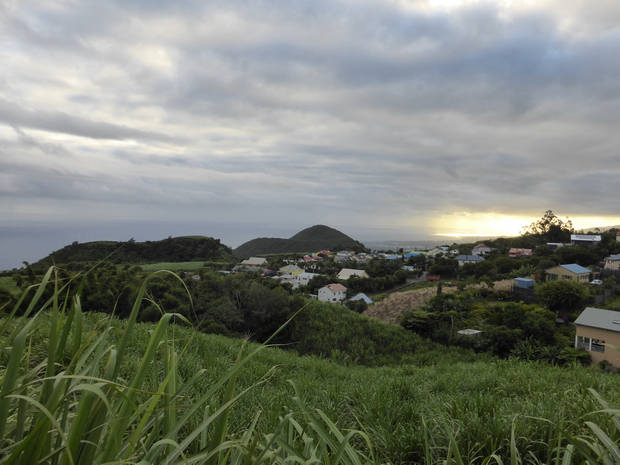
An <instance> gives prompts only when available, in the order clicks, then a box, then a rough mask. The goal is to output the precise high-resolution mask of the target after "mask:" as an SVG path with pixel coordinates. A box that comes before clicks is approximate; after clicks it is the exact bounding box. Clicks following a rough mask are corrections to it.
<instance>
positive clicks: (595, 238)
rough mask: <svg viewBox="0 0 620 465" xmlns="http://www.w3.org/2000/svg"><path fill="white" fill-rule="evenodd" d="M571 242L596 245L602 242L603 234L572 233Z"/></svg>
mask: <svg viewBox="0 0 620 465" xmlns="http://www.w3.org/2000/svg"><path fill="white" fill-rule="evenodd" d="M570 242H571V244H573V245H591V244H594V245H596V244H598V243H599V242H601V236H600V235H598V234H571V235H570Z"/></svg>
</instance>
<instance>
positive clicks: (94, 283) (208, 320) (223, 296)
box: [5, 264, 306, 342]
mask: <svg viewBox="0 0 620 465" xmlns="http://www.w3.org/2000/svg"><path fill="white" fill-rule="evenodd" d="M57 273H58V279H59V282H60V283H62V284H67V285H68V289H67V292H66V293H64V294H66V295H70V294H71V293H79V295H80V296H81V305H82V310H83V311H87V312H102V313H109V314H114V315H116V316H118V317H120V318H125V317H127V316H128V315H129V314H130V312H131V308H132V306H133V303H134V301H135V299H136V296H137V294H138V291H139V289H140V286H141V285H142V282H143V281H144V279H146V278H147V274H145V273H144V272H143V271H142V269H141V268H140V267H139V266H132V265H131V264H126V265H125V266H123V267H119V266H116V265H113V264H107V265H101V266H97V267H94V268H91V269H89V270H87V271H85V272H83V273H73V272H71V271H68V270H66V269H58V271H57ZM13 276H14V278H15V280H16V282H18V284H19V285H20V286H21V288H22V290H24V291H25V289H26V288H27V287H28V286H30V285H31V284H34V283H36V282H38V281H39V278H38V277H37V276H36V274H35V273H34V271H33V269H32V268H31V267H30V266H28V267H27V268H26V269H25V270H23V272H22V273H15V274H14V275H13ZM196 276H200V279H193V276H186V275H185V273H181V277H180V276H177V275H174V274H172V273H170V272H166V273H157V274H155V275H151V276H150V277H149V278H148V287H147V294H146V299H145V302H144V303H143V307H142V309H141V312H140V316H139V320H140V321H142V322H155V321H158V320H159V319H160V318H161V316H162V314H163V313H178V314H181V315H183V316H184V317H185V318H187V319H188V320H189V321H191V322H192V323H193V324H194V325H195V326H196V328H198V329H199V330H202V331H205V332H210V333H221V334H225V335H234V336H243V335H246V334H247V335H251V337H252V338H253V339H254V340H256V341H260V342H263V341H264V340H266V339H267V338H268V337H269V336H270V335H271V334H272V333H273V332H275V330H276V329H278V328H279V327H280V325H282V323H284V322H285V321H286V320H287V319H288V318H289V317H290V316H291V315H292V314H293V313H294V312H295V311H297V310H298V309H300V308H301V307H302V306H303V305H304V304H305V303H306V299H304V298H303V297H302V296H301V295H298V294H293V292H292V290H291V289H290V286H289V285H283V286H282V285H280V284H278V283H277V282H276V281H273V280H266V279H264V278H262V277H261V276H260V275H258V274H257V273H243V274H236V275H224V274H221V273H218V272H215V271H210V270H207V269H205V268H203V269H201V270H199V271H198V273H197V275H196ZM30 292H33V291H32V290H31V291H30ZM52 293H53V288H52V287H51V286H50V287H49V289H46V291H45V294H44V295H43V299H45V298H49V297H51V295H52ZM64 294H63V295H64ZM10 297H11V300H13V301H14V300H15V299H14V298H13V297H12V296H10ZM7 300H8V299H7ZM26 301H27V299H26V300H25V301H24V303H23V307H24V308H22V309H21V311H24V310H25V305H26V303H25V302H26ZM11 308H12V306H11ZM5 311H6V309H5ZM285 336H286V335H284V334H283V335H282V336H281V338H282V337H284V338H285ZM287 342H288V341H287Z"/></svg>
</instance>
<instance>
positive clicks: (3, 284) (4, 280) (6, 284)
mask: <svg viewBox="0 0 620 465" xmlns="http://www.w3.org/2000/svg"><path fill="white" fill-rule="evenodd" d="M0 289H6V290H7V291H9V292H10V293H11V294H13V295H14V296H16V297H17V296H19V294H20V292H21V291H20V289H19V288H18V287H17V284H16V283H15V281H14V280H13V278H11V277H10V276H2V277H0Z"/></svg>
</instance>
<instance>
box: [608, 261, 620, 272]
mask: <svg viewBox="0 0 620 465" xmlns="http://www.w3.org/2000/svg"><path fill="white" fill-rule="evenodd" d="M605 269H606V270H620V261H618V260H605Z"/></svg>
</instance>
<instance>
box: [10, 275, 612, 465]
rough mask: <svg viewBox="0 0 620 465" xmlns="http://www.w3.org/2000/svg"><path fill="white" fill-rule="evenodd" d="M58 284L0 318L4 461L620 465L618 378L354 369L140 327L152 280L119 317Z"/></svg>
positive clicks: (523, 371) (186, 332) (449, 359)
mask: <svg viewBox="0 0 620 465" xmlns="http://www.w3.org/2000/svg"><path fill="white" fill-rule="evenodd" d="M64 285H65V283H61V282H60V281H59V280H57V279H55V278H54V271H53V269H50V271H48V273H47V274H46V275H45V277H44V280H43V282H42V284H41V285H39V286H35V287H32V288H31V289H30V290H29V292H28V293H27V296H25V297H24V298H25V299H29V305H28V310H27V311H26V314H25V315H22V316H17V315H16V312H15V311H14V312H13V313H12V314H11V315H10V316H9V317H7V318H5V319H3V320H0V374H1V376H2V378H1V385H0V463H10V464H14V463H15V464H53V465H56V464H63V465H64V464H67V465H70V464H104V463H138V464H140V465H146V464H160V463H161V464H164V463H165V464H173V463H174V464H181V463H187V464H193V463H200V464H224V463H227V464H254V463H269V464H271V463H321V464H323V463H325V464H358V463H395V464H407V463H409V464H418V463H424V464H428V465H431V464H444V463H454V464H459V463H480V464H492V463H509V462H510V463H511V464H525V463H548V464H557V465H560V464H573V463H575V464H576V463H589V464H594V463H610V464H611V463H614V464H618V463H620V461H617V458H618V457H620V451H619V450H618V447H617V446H616V444H617V441H618V439H619V438H620V410H616V409H614V408H613V407H612V406H611V405H610V404H608V403H607V402H606V401H604V400H603V399H608V400H611V401H613V402H618V400H619V399H620V395H619V393H620V390H619V389H618V388H619V387H620V378H618V377H617V376H613V375H606V374H602V373H599V372H597V371H596V370H595V369H587V368H583V367H578V366H576V367H574V368H569V369H566V368H558V367H549V366H546V365H541V364H537V363H526V362H519V361H512V360H503V361H490V360H482V361H480V360H478V361H476V360H473V359H472V360H469V361H463V358H460V359H459V358H458V356H457V355H458V354H447V355H448V356H445V355H446V354H443V353H442V355H441V356H439V355H437V354H434V353H433V352H422V353H419V354H417V356H418V357H427V358H428V360H426V361H424V360H423V359H419V358H418V359H415V358H414V359H412V360H415V361H416V363H414V364H402V365H397V366H384V367H380V368H376V367H375V368H370V367H363V366H357V365H352V366H350V367H345V366H342V365H341V364H340V363H335V362H334V361H326V360H324V359H322V358H320V357H317V356H305V357H297V356H295V355H294V354H292V353H287V352H285V351H283V350H279V349H276V348H268V347H265V346H260V345H255V344H247V343H244V342H243V341H237V340H232V339H228V338H224V337H222V336H212V335H209V336H207V335H202V334H199V333H196V332H193V331H192V330H191V329H189V328H184V327H181V326H180V325H178V324H176V323H175V321H176V322H178V323H183V320H182V318H180V317H179V316H176V315H172V314H166V315H164V317H163V318H162V320H161V321H160V322H159V323H158V324H157V325H150V324H138V323H136V318H137V314H138V313H139V311H140V306H141V302H142V300H143V299H145V298H148V296H147V293H146V283H145V284H144V285H143V286H142V288H141V289H140V293H139V296H138V298H137V299H136V302H135V304H134V307H133V309H132V312H131V316H130V318H129V319H128V320H126V321H119V320H117V319H114V318H110V317H109V316H107V315H102V314H94V315H85V314H83V313H82V312H81V307H80V297H79V293H78V295H77V296H68V295H67V292H66V287H63V286H64ZM46 286H53V287H54V288H55V292H54V293H53V297H52V298H50V299H48V300H45V301H43V297H42V296H43V295H44V293H43V290H44V288H45V287H46ZM15 308H17V306H16V307H15ZM20 308H21V307H20ZM317 308H319V307H317ZM349 314H351V315H354V314H353V313H351V312H349ZM349 314H347V315H349ZM325 316H329V315H325ZM299 321H300V322H301V321H304V320H303V318H302V319H300V320H299ZM306 321H308V320H306ZM351 325H353V320H351ZM359 325H360V326H359V329H360V330H363V331H362V333H360V334H362V336H360V337H363V335H364V334H365V335H366V337H369V338H370V337H371V336H372V337H373V338H375V339H374V341H375V342H378V343H380V344H384V345H385V344H386V343H388V342H389V338H390V337H394V338H396V339H397V340H398V336H397V335H396V333H392V332H390V331H388V330H386V332H381V331H380V332H379V333H378V334H377V335H372V334H371V332H370V328H371V326H369V323H368V322H367V320H366V319H364V318H361V319H360V323H359ZM323 330H325V331H327V330H328V329H325V328H323ZM326 337H328V340H331V339H329V338H331V337H332V336H331V335H328V336H326ZM375 342H373V344H374V343H375ZM401 342H402V341H401ZM356 344H357V345H355V344H354V345H353V346H352V350H353V351H352V352H347V354H354V353H355V350H361V351H363V350H364V344H363V339H362V341H361V342H359V341H358V342H356ZM399 344H400V343H399ZM399 344H397V345H395V346H394V347H395V348H396V349H398V348H402V347H405V346H401V345H399ZM413 348H414V349H416V350H418V352H419V347H413ZM376 350H377V349H372V351H376ZM375 355H376V354H375ZM414 355H416V354H414ZM460 355H462V354H460ZM337 361H338V360H337ZM339 362H340V361H339ZM594 389H595V390H596V391H597V392H598V394H594V393H593V390H594ZM316 407H320V409H319V408H316Z"/></svg>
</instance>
